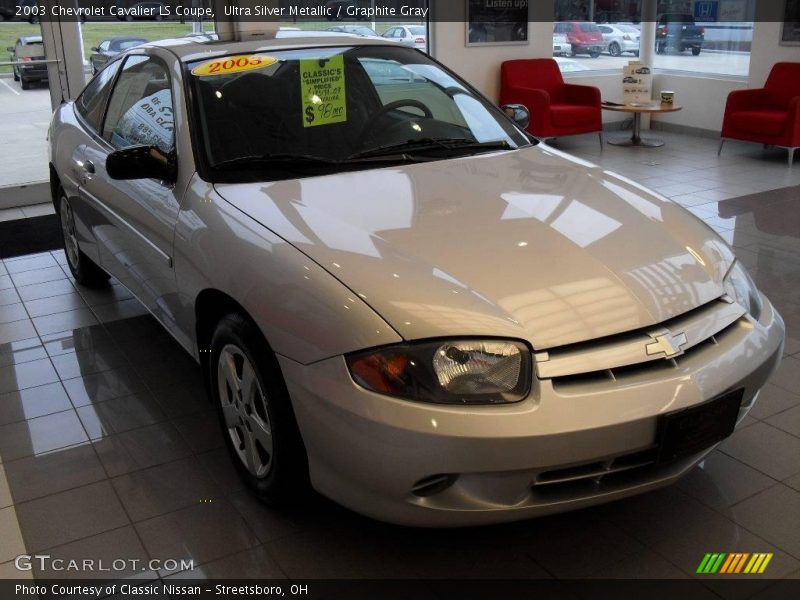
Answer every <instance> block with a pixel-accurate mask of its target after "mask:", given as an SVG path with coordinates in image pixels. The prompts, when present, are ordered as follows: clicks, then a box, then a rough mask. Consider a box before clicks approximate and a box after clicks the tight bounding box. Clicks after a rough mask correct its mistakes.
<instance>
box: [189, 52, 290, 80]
mask: <svg viewBox="0 0 800 600" xmlns="http://www.w3.org/2000/svg"><path fill="white" fill-rule="evenodd" d="M276 62H278V59H277V58H275V57H274V56H266V55H264V54H242V55H239V56H223V57H221V58H215V59H213V60H207V61H206V62H204V63H203V64H201V65H197V66H196V67H195V68H194V69H192V75H196V76H198V77H208V76H210V75H229V74H231V73H241V72H242V71H250V70H252V69H263V68H264V67H269V66H271V65H274V64H275V63H276Z"/></svg>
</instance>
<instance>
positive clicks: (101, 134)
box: [98, 50, 178, 156]
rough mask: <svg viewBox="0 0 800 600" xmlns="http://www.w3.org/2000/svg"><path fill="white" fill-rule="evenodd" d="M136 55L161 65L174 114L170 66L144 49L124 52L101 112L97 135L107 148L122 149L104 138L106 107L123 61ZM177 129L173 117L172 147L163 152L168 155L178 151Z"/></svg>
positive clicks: (109, 101)
mask: <svg viewBox="0 0 800 600" xmlns="http://www.w3.org/2000/svg"><path fill="white" fill-rule="evenodd" d="M137 56H144V57H145V58H146V59H148V60H152V61H156V62H157V63H158V64H159V65H160V66H161V67H163V69H164V73H165V74H166V76H167V87H166V89H167V90H169V94H170V98H171V100H172V111H173V115H174V112H175V94H174V91H173V85H172V84H173V81H172V74H171V73H170V68H169V65H168V64H167V63H166V61H164V59H162V58H161V57H159V56H155V55H154V54H150V53H148V52H145V51H144V50H141V51H138V52H137V51H134V52H131V53H128V54H125V55H124V57H123V60H124V62H123V64H121V65H120V67H119V71H118V72H117V75H116V77H115V79H114V87H113V88H112V90H111V93H110V94H109V96H108V100H106V106H105V111H104V112H103V121H102V123H101V125H100V131H99V132H98V135H99V137H100V139H102V140H103V141H104V142H105V143H106V144H107V145H108V146H109V148H113V150H122V149H123V148H117V147H116V146H115V145H114V144H113V143H111V140H108V139H106V137H105V135H104V131H105V128H106V120H107V119H108V108H109V106H110V105H111V99H112V98H113V97H114V92H116V91H117V85H119V80H120V77H122V73H123V72H124V70H125V63H127V62H128V60H130V59H131V58H134V57H137ZM177 129H178V125H177V123H176V122H175V120H174V119H173V126H172V149H171V150H170V151H169V152H165V154H167V155H168V156H177V152H178V134H177ZM136 145H137V144H134V145H133V146H126V148H132V147H134V146H136Z"/></svg>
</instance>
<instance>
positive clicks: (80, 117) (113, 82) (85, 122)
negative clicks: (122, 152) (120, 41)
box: [72, 56, 126, 140]
mask: <svg viewBox="0 0 800 600" xmlns="http://www.w3.org/2000/svg"><path fill="white" fill-rule="evenodd" d="M125 58H126V57H124V56H120V57H119V58H114V59H112V60H110V61H109V62H108V63H106V65H105V66H104V67H103V68H102V69H100V71H98V72H97V73H96V74H95V76H94V77H92V78H91V79H90V80H89V83H87V84H86V86H85V87H84V88H83V90H82V91H81V93H80V94H78V97H77V98H75V101H74V102H73V103H72V112H73V113H74V114H75V116H76V118H77V119H78V120H79V121H80V123H81V125H82V126H83V128H84V129H86V130H87V131H89V132H90V133H91V134H92V135H93V136H94V137H96V138H99V139H101V140H102V139H103V136H102V135H101V132H102V130H103V123H105V120H106V111H107V110H108V101H109V100H110V99H111V94H113V93H114V88H115V87H116V86H117V78H118V77H119V74H120V72H121V71H122V68H121V67H122V61H123V60H124V59H125ZM117 63H119V64H118V65H117V66H116V67H115V68H116V69H117V72H116V73H114V76H113V77H112V78H111V81H110V82H109V85H110V86H111V90H110V91H109V92H108V96H107V97H106V99H105V100H104V101H103V110H102V111H101V114H100V122H99V128H97V129H96V128H95V127H94V126H92V124H91V123H89V121H88V120H87V119H86V117H84V116H83V115H82V114H81V111H80V109H79V108H78V102H79V101H80V99H81V98H82V97H83V95H84V93H86V90H88V89H89V86H90V85H91V84H92V82H93V81H94V80H95V79H96V78H97V77H99V76H100V74H101V73H102V72H103V71H105V70H106V69H109V68H112V65H114V64H117ZM98 129H99V130H98Z"/></svg>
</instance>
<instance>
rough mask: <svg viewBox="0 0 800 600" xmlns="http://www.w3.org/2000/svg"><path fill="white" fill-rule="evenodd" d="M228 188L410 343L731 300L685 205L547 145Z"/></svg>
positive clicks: (580, 332)
mask: <svg viewBox="0 0 800 600" xmlns="http://www.w3.org/2000/svg"><path fill="white" fill-rule="evenodd" d="M216 189H217V191H218V193H219V194H220V195H221V196H222V197H223V198H225V199H226V200H227V201H228V202H230V203H232V204H233V205H234V206H236V207H237V208H239V209H240V210H242V211H243V212H245V213H247V214H248V215H250V216H251V217H252V218H253V219H255V220H257V221H259V222H260V223H261V224H263V225H264V226H265V227H268V228H269V229H270V230H272V231H273V232H275V233H276V234H277V235H279V236H281V237H282V238H283V239H285V240H286V241H287V242H289V243H291V244H293V245H294V246H295V247H296V248H298V249H299V250H300V251H302V252H303V253H305V254H306V255H307V256H309V257H310V258H311V259H313V260H314V261H316V262H317V263H319V264H320V265H321V266H323V267H324V268H325V269H327V270H328V271H329V272H330V273H332V274H333V275H334V276H335V277H337V278H338V279H339V280H340V281H341V282H342V283H343V284H344V285H346V286H347V287H349V288H350V289H351V290H352V291H353V292H354V293H355V294H357V295H358V296H360V297H361V298H362V299H363V300H364V301H365V302H366V303H368V304H369V305H370V306H371V307H372V308H373V309H375V310H376V311H377V312H378V313H380V314H381V315H382V316H383V318H384V319H386V321H387V322H388V323H389V324H391V325H392V327H394V328H395V329H396V330H397V332H398V333H399V334H400V335H401V336H403V337H404V338H405V339H421V338H429V337H439V336H453V335H458V336H462V335H463V336H472V335H481V336H503V337H515V338H521V339H525V340H528V341H529V342H530V343H531V344H532V345H533V347H534V348H536V349H545V348H551V347H555V346H560V345H564V344H570V343H575V342H581V341H585V340H589V339H594V338H598V337H602V336H607V335H611V334H615V333H619V332H623V331H629V330H632V329H637V328H640V327H646V326H651V325H653V324H656V323H660V322H662V321H665V320H666V319H669V318H670V317H673V316H675V315H678V314H681V313H684V312H686V311H689V310H691V309H693V308H695V307H697V306H700V305H702V304H704V303H706V302H709V301H711V300H713V299H715V298H718V297H719V296H721V295H722V294H723V286H722V280H723V278H724V275H725V273H726V272H727V269H728V268H729V266H730V264H731V262H732V260H733V255H732V252H731V250H730V248H729V247H728V246H727V245H726V244H725V243H724V242H723V241H722V240H721V239H720V238H719V237H718V236H717V235H716V234H715V233H714V232H713V231H712V230H711V229H710V228H708V227H707V226H706V225H705V224H704V223H702V222H701V221H700V220H698V219H697V218H695V217H694V216H693V215H691V214H690V213H688V212H687V211H685V210H684V209H683V208H681V207H679V206H677V205H676V204H674V203H672V202H671V201H669V200H667V199H665V198H663V197H661V196H657V195H655V194H654V193H652V192H649V191H648V190H646V189H645V188H643V187H641V186H639V185H637V184H635V183H633V182H632V181H629V180H627V179H625V178H623V177H620V176H618V175H615V174H613V173H611V172H608V171H604V170H602V169H601V168H599V167H597V166H594V165H591V164H589V163H586V162H583V161H581V160H580V159H577V158H575V157H571V156H568V155H566V154H564V153H561V152H559V151H557V150H554V149H552V148H550V147H548V146H545V145H540V146H537V147H531V148H525V149H521V150H516V151H511V152H499V153H492V154H483V155H478V156H472V157H467V158H459V159H452V160H444V161H435V162H429V163H423V164H414V165H409V166H402V167H392V168H384V169H375V170H369V171H359V172H350V173H342V174H337V175H328V176H320V177H309V178H305V179H300V180H288V181H279V182H269V183H247V184H217V185H216Z"/></svg>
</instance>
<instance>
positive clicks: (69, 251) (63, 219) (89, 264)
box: [58, 189, 109, 287]
mask: <svg viewBox="0 0 800 600" xmlns="http://www.w3.org/2000/svg"><path fill="white" fill-rule="evenodd" d="M58 218H59V221H60V223H61V234H62V236H63V238H64V254H66V255H67V266H69V270H70V273H72V276H73V277H74V278H75V281H77V282H78V283H80V284H81V285H85V286H87V287H101V286H103V285H106V284H107V282H108V277H109V275H108V273H106V272H105V271H103V269H101V268H100V267H98V266H97V265H96V264H95V263H94V262H93V261H92V259H91V258H89V257H88V256H86V255H85V254H84V253H83V252H82V251H81V249H80V247H79V246H78V232H77V228H76V226H75V214H74V213H73V212H72V206H71V205H70V203H69V200H68V199H67V195H66V194H65V193H64V190H63V189H59V190H58Z"/></svg>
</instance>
